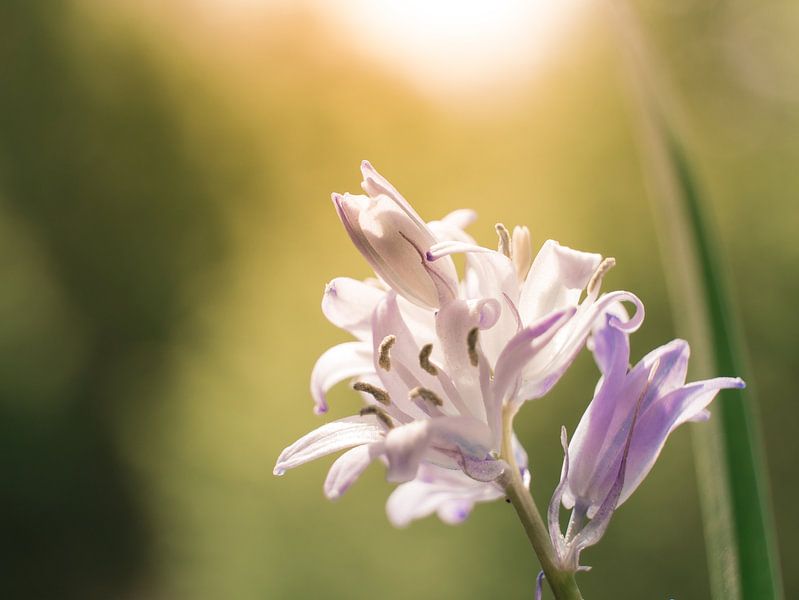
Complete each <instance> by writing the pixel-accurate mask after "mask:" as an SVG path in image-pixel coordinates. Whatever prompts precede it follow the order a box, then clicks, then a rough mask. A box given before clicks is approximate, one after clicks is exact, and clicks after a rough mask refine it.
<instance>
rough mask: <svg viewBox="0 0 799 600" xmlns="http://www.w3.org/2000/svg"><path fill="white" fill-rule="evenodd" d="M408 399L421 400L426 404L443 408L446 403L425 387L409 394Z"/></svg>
mask: <svg viewBox="0 0 799 600" xmlns="http://www.w3.org/2000/svg"><path fill="white" fill-rule="evenodd" d="M408 398H409V399H411V400H413V399H414V398H421V399H422V400H424V401H425V402H429V403H430V404H432V405H433V406H443V405H444V401H443V400H442V399H441V398H439V397H438V396H437V395H436V393H435V392H434V391H433V390H428V389H427V388H423V387H415V388H413V389H412V390H411V391H410V392H408Z"/></svg>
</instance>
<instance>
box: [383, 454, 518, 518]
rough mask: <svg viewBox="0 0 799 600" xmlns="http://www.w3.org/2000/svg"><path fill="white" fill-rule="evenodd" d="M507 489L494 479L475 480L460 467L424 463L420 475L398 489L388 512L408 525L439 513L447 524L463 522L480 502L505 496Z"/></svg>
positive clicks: (388, 503) (387, 507)
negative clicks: (493, 480) (493, 481)
mask: <svg viewBox="0 0 799 600" xmlns="http://www.w3.org/2000/svg"><path fill="white" fill-rule="evenodd" d="M503 496H504V493H503V492H502V490H501V489H499V487H498V486H496V485H494V484H491V483H482V482H479V481H475V480H473V479H471V478H469V477H468V476H466V475H464V474H463V473H461V472H460V471H453V470H449V469H442V468H441V467H436V466H432V465H422V466H421V467H420V469H419V476H418V477H417V478H416V479H414V480H413V481H409V482H407V483H403V484H401V485H399V486H398V487H397V489H395V490H394V492H393V493H392V494H391V496H390V497H389V499H388V502H387V504H386V513H387V514H388V518H389V520H390V521H391V523H392V525H394V526H395V527H406V526H407V525H409V524H410V523H411V521H414V520H416V519H421V518H423V517H426V516H428V515H431V514H433V513H434V512H435V513H438V516H439V518H440V519H441V520H442V521H444V522H445V523H447V524H450V525H456V524H458V523H462V522H463V521H464V520H465V519H466V518H467V517H468V516H469V513H470V512H471V511H472V509H473V508H474V505H475V503H477V502H490V501H492V500H497V499H499V498H502V497H503Z"/></svg>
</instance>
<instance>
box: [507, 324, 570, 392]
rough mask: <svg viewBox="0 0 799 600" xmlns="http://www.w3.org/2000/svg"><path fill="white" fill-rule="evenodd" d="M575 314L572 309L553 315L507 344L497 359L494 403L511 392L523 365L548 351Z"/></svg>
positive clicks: (526, 329)
mask: <svg viewBox="0 0 799 600" xmlns="http://www.w3.org/2000/svg"><path fill="white" fill-rule="evenodd" d="M574 312H575V309H574V308H569V309H564V310H560V311H557V312H554V313H552V314H551V315H548V316H546V317H544V318H543V319H541V320H539V321H538V322H537V323H534V324H533V325H530V326H529V327H526V328H525V329H522V330H521V331H520V332H519V333H517V334H516V335H515V336H514V337H513V338H512V339H511V340H510V341H509V342H508V344H507V345H506V346H505V349H504V350H503V351H502V354H500V356H499V359H497V365H496V370H495V373H494V400H495V401H496V402H499V403H502V402H503V401H504V400H505V397H506V395H508V394H509V393H510V392H512V391H513V387H514V384H515V382H516V381H517V380H518V378H519V376H520V374H521V373H522V372H523V370H524V369H525V367H526V365H527V364H528V363H529V362H530V361H532V360H533V359H535V358H536V356H537V354H538V353H539V352H541V351H542V349H545V348H547V346H548V345H549V342H550V341H551V340H552V339H553V337H554V336H555V335H556V334H557V333H558V330H560V329H561V328H562V327H563V326H564V325H566V323H567V322H568V321H569V319H571V318H572V316H573V315H574ZM558 376H559V374H558Z"/></svg>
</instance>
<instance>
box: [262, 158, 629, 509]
mask: <svg viewBox="0 0 799 600" xmlns="http://www.w3.org/2000/svg"><path fill="white" fill-rule="evenodd" d="M362 173H363V177H364V181H363V183H362V187H363V189H364V191H365V192H366V193H367V196H351V195H349V194H346V195H344V196H341V195H338V194H334V195H333V201H334V203H335V205H336V209H337V211H338V214H339V217H340V218H341V220H342V222H343V223H344V225H345V228H346V230H347V232H348V233H349V235H350V237H351V238H352V240H353V242H354V243H355V245H356V247H357V248H358V249H359V250H360V251H361V253H362V254H363V256H364V257H365V258H366V259H367V261H369V263H370V264H371V265H372V267H373V268H374V270H375V272H376V274H377V275H378V277H379V278H380V280H376V281H372V282H360V281H356V280H353V279H348V278H338V279H335V280H333V281H332V282H331V283H330V284H329V285H328V286H327V288H326V289H325V294H324V297H323V300H322V310H323V312H324V314H325V315H326V317H327V318H328V319H329V320H330V321H331V322H332V323H333V324H334V325H337V326H339V327H341V328H343V329H345V330H347V331H349V332H350V333H351V334H352V335H353V336H354V337H355V338H356V340H357V341H352V342H345V343H343V344H339V345H337V346H334V347H333V348H331V349H329V350H328V351H327V352H325V353H324V354H323V355H322V356H321V357H320V358H319V360H318V361H317V363H316V365H315V367H314V369H313V372H312V375H311V393H312V396H313V398H314V402H315V410H316V412H317V413H324V412H325V411H326V410H327V404H326V400H325V394H326V392H327V391H328V390H329V389H330V388H331V387H332V386H333V385H335V384H336V383H338V382H340V381H343V380H346V379H352V378H354V379H355V384H354V386H353V387H354V388H355V389H356V390H358V391H359V392H360V393H361V395H362V397H363V399H364V401H365V403H366V407H365V408H364V409H363V410H362V411H361V412H360V414H359V415H358V416H353V417H348V418H345V419H341V420H338V421H334V422H332V423H328V424H326V425H323V426H322V427H320V428H318V429H316V430H314V431H312V432H311V433H309V434H308V435H306V436H304V437H303V438H301V439H300V440H298V441H297V442H295V443H294V444H292V445H291V446H289V447H288V448H286V449H285V450H284V451H283V452H282V453H281V455H280V457H279V458H278V461H277V464H276V466H275V474H282V473H284V472H285V471H286V470H287V469H290V468H293V467H296V466H298V465H300V464H303V463H305V462H308V461H309V460H313V459H315V458H318V457H320V456H323V455H327V454H330V453H333V452H338V451H341V450H345V449H349V450H348V451H347V452H345V453H344V454H343V455H342V456H341V457H340V458H338V459H337V460H336V461H335V463H334V464H333V466H332V468H331V469H330V473H329V475H328V478H327V481H326V482H325V494H326V495H327V496H328V497H329V498H336V497H338V496H340V495H341V494H342V493H343V492H344V491H345V490H346V489H347V488H348V487H349V486H350V485H351V484H352V483H353V482H354V481H355V480H356V479H357V477H358V476H359V475H360V474H361V473H362V472H363V470H364V469H365V468H366V467H367V466H368V465H369V464H370V463H371V462H372V461H373V460H374V459H375V458H378V457H380V458H381V459H382V460H383V461H384V462H386V464H387V467H388V479H389V481H393V482H406V483H403V484H402V485H401V486H399V487H398V488H397V490H396V491H395V492H394V494H393V495H392V497H391V500H390V501H389V506H388V510H389V516H390V518H391V520H392V522H394V523H395V524H398V525H402V524H405V523H406V522H408V521H409V520H410V519H413V518H418V517H420V516H424V515H426V514H430V513H431V512H434V511H435V512H437V513H438V514H439V515H440V516H441V517H442V518H443V519H444V520H445V521H447V522H456V521H458V520H461V519H459V518H457V517H459V516H460V515H463V516H464V518H465V515H466V514H468V512H469V510H470V509H471V506H472V505H473V504H474V503H475V502H477V501H485V500H490V499H495V498H498V497H501V496H502V495H503V492H502V490H501V488H500V487H499V485H498V484H497V483H495V480H496V478H497V477H498V476H499V475H500V474H502V472H503V470H504V469H506V468H507V463H506V462H505V461H504V460H503V458H508V459H510V457H507V456H506V457H502V456H501V454H502V451H503V448H504V449H506V451H507V448H509V447H511V443H512V442H511V440H507V439H503V436H504V435H509V434H507V433H503V427H502V424H503V411H510V412H511V414H512V413H514V412H515V411H516V410H518V408H519V406H520V405H521V404H522V403H523V401H524V400H528V399H532V398H538V397H541V396H543V395H544V394H545V393H546V392H547V391H549V390H550V389H551V388H552V386H553V385H554V384H555V383H556V382H557V381H558V380H559V379H560V377H561V375H562V374H563V373H564V371H565V370H566V369H567V368H568V366H569V365H570V364H571V362H572V361H573V360H574V358H575V356H576V355H577V353H578V352H579V350H580V349H581V348H582V347H583V346H584V344H585V340H586V337H587V336H588V334H589V332H590V331H591V328H592V326H593V324H594V323H595V322H596V320H597V319H598V318H599V317H600V316H601V315H602V314H604V313H605V312H607V311H609V310H615V309H616V307H617V305H618V303H619V302H620V301H622V300H629V301H632V302H633V303H635V305H636V313H635V316H634V317H633V319H631V320H629V321H628V322H626V323H625V325H624V327H625V329H626V331H632V330H634V329H636V328H637V327H638V326H639V325H640V323H641V320H642V319H643V307H642V306H641V303H640V301H639V300H638V299H637V298H636V297H635V296H634V295H632V294H630V293H629V292H613V293H610V294H604V295H601V296H600V295H599V282H600V281H601V278H602V275H603V274H604V272H605V271H606V270H607V268H609V266H611V265H612V259H610V260H606V261H604V262H603V261H602V260H601V257H600V256H599V255H597V254H589V253H585V252H578V251H575V250H572V249H570V248H566V247H564V246H561V245H559V244H558V243H557V242H554V241H552V240H550V241H548V242H546V243H545V244H544V246H543V247H542V248H541V250H540V251H539V253H538V255H537V256H536V257H535V259H534V260H533V259H532V256H531V253H530V247H531V245H530V235H529V231H527V229H526V228H518V227H517V228H516V229H515V230H514V232H513V235H512V236H511V235H510V234H509V233H508V232H507V230H506V229H505V228H504V227H503V226H499V225H498V226H497V231H498V233H499V235H500V250H499V251H494V250H489V249H486V248H480V247H478V246H476V245H475V244H474V241H473V240H472V239H471V238H470V237H469V236H468V235H467V234H465V233H464V231H463V228H464V227H465V226H466V225H468V224H469V223H471V222H472V221H473V219H474V213H473V212H471V211H465V210H461V211H456V212H454V213H451V214H450V215H448V216H446V217H444V218H443V219H442V220H440V221H434V222H431V223H429V224H425V223H424V221H422V220H421V218H420V217H419V216H418V215H417V214H416V212H415V211H413V209H412V208H411V207H410V205H409V204H408V203H407V202H406V201H405V200H404V198H402V196H400V194H399V193H398V192H397V191H396V190H395V189H394V188H393V187H392V186H391V185H390V184H389V183H388V182H387V181H386V180H385V179H384V178H383V177H381V176H380V175H379V174H378V173H377V172H376V171H375V170H374V169H373V168H372V167H371V165H369V163H366V162H364V163H363V165H362ZM456 252H466V253H467V254H466V260H467V266H466V272H465V276H464V279H463V281H458V278H457V273H456V270H455V267H454V264H453V262H452V259H451V257H450V255H451V254H453V253H456ZM586 288H587V294H586V296H585V298H584V299H583V300H582V301H580V298H581V296H582V294H583V290H584V289H586ZM510 435H512V434H510ZM513 443H514V444H515V445H514V450H513V454H514V455H515V457H516V459H517V460H516V461H515V462H516V463H517V464H518V466H519V468H520V470H521V471H522V472H523V474H525V476H527V470H526V457H525V455H524V451H523V449H521V446H519V445H518V444H517V443H515V440H513Z"/></svg>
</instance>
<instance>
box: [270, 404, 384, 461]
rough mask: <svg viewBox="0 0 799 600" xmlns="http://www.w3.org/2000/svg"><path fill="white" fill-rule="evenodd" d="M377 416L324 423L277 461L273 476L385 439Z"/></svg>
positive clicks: (282, 454) (294, 444)
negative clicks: (323, 457) (342, 451)
mask: <svg viewBox="0 0 799 600" xmlns="http://www.w3.org/2000/svg"><path fill="white" fill-rule="evenodd" d="M377 423H378V421H377V420H376V419H375V418H374V417H346V418H344V419H339V420H338V421H332V422H331V423H325V424H324V425H322V426H321V427H318V428H316V429H314V430H313V431H311V432H310V433H308V434H306V435H304V436H303V437H301V438H300V439H298V440H297V441H296V442H294V443H293V444H291V445H290V446H288V447H287V448H286V449H285V450H283V452H281V453H280V456H279V457H278V459H277V463H276V464H275V468H274V470H273V473H274V474H275V475H283V473H285V472H286V471H287V470H288V469H293V468H294V467H298V466H300V465H302V464H305V463H307V462H309V461H312V460H315V459H317V458H320V457H322V456H326V455H328V454H332V453H333V452H338V451H339V450H345V449H347V448H352V447H353V446H359V445H361V444H371V443H373V442H378V441H380V440H382V439H383V429H382V428H381V427H380V426H378V424H377Z"/></svg>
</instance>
